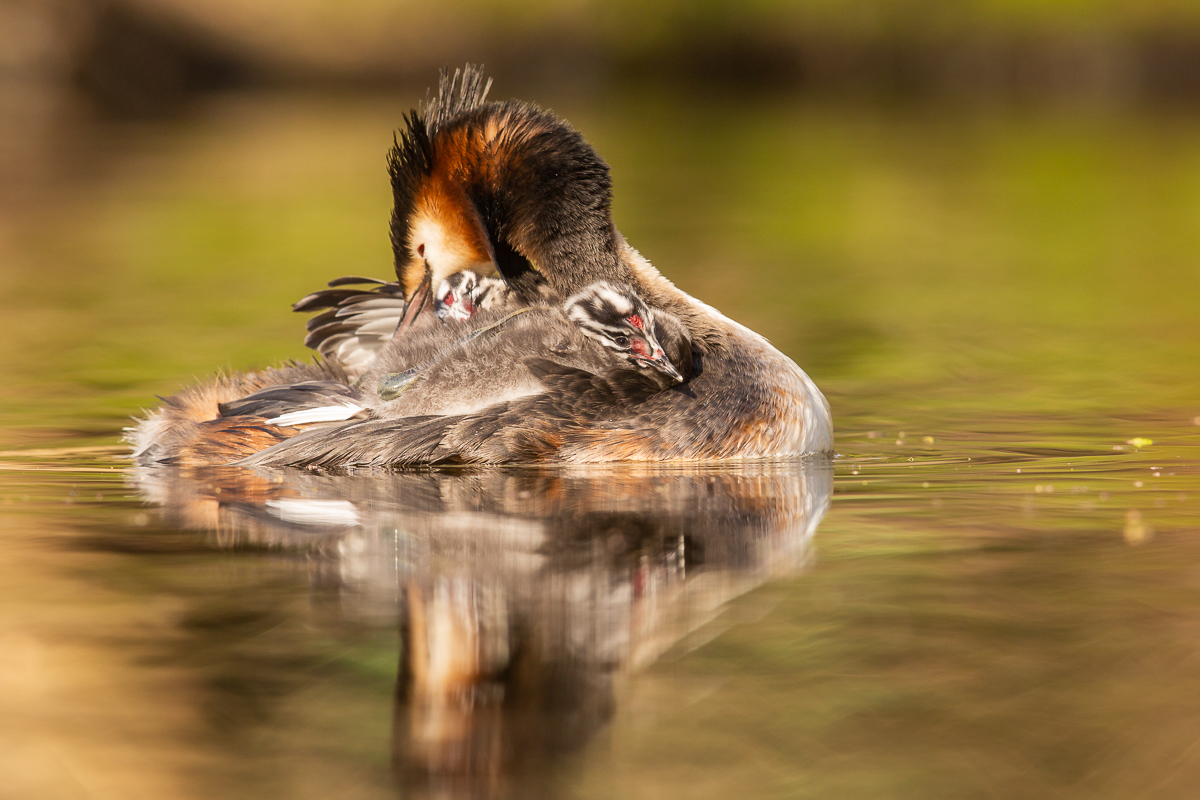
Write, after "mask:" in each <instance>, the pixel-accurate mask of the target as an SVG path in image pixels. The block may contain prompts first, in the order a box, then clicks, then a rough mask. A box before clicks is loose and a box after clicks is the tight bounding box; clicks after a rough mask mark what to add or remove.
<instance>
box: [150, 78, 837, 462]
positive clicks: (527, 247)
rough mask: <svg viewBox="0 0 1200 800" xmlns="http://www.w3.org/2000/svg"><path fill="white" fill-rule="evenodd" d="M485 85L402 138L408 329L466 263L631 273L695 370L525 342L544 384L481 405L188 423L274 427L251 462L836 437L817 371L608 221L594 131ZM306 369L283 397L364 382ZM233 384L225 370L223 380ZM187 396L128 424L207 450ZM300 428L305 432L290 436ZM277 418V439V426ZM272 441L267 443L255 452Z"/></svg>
mask: <svg viewBox="0 0 1200 800" xmlns="http://www.w3.org/2000/svg"><path fill="white" fill-rule="evenodd" d="M485 92H486V89H485V87H484V86H483V83H482V78H481V76H480V74H479V72H478V71H477V70H473V69H468V71H467V73H466V75H465V76H464V77H463V78H462V80H461V81H457V80H455V79H454V78H449V79H446V78H444V79H443V83H442V86H441V89H440V91H439V94H438V98H437V99H436V100H435V101H434V102H433V103H432V104H431V105H430V107H429V108H428V109H426V111H425V113H424V115H422V114H421V113H417V112H414V113H413V114H411V115H410V116H409V117H408V118H407V128H406V130H405V131H404V132H403V133H402V134H401V135H400V136H398V138H397V140H396V146H395V148H393V150H392V153H391V155H390V159H389V172H390V174H391V177H392V186H393V192H394V195H395V212H394V214H393V220H392V243H393V248H394V255H395V266H396V273H397V278H398V281H399V286H400V295H401V296H403V298H404V299H405V301H407V307H406V309H405V322H404V323H403V324H402V325H401V329H400V330H398V332H397V334H395V335H396V336H399V337H401V338H403V336H406V335H408V334H409V333H410V332H411V331H409V330H407V325H408V324H409V323H412V322H413V321H414V320H417V319H420V318H421V317H422V315H424V316H429V317H432V314H424V310H425V309H427V308H428V297H429V294H430V292H431V286H436V285H437V284H438V283H439V282H440V280H442V279H444V278H446V277H447V276H449V275H452V274H454V273H456V272H459V271H461V270H464V269H473V270H481V271H488V270H494V271H496V272H498V274H499V275H500V276H501V277H503V278H504V280H505V281H506V282H507V284H508V285H509V287H510V288H511V289H512V290H513V293H514V294H515V295H516V296H518V297H519V298H520V300H521V302H523V303H527V304H530V305H533V306H539V305H547V304H549V305H557V304H559V303H561V302H563V301H564V300H565V299H566V298H567V297H569V296H570V295H572V294H574V293H575V292H577V291H579V290H580V289H581V288H583V287H584V286H586V285H588V284H591V283H594V282H596V281H608V282H610V283H613V284H616V285H619V286H627V287H629V289H630V291H632V292H634V293H636V294H637V295H638V296H639V297H641V298H642V299H643V300H644V301H645V302H646V303H647V304H648V305H649V306H651V307H652V308H655V309H660V310H662V311H663V312H665V314H664V319H672V318H673V319H674V323H673V324H676V325H679V326H680V329H681V331H682V333H683V335H684V338H686V339H687V340H688V341H689V342H690V345H689V349H690V351H691V354H692V356H693V359H692V366H693V371H692V373H691V375H690V380H688V381H687V383H685V384H684V385H681V386H677V387H675V388H670V389H665V390H657V389H654V390H651V391H649V392H647V391H646V390H645V389H644V387H642V386H640V385H639V384H638V382H637V381H630V380H628V377H627V376H622V375H621V374H620V372H619V371H617V372H611V371H610V372H604V371H599V372H597V371H588V370H587V369H573V368H566V369H564V368H563V365H562V364H556V363H553V362H552V361H550V360H547V359H544V358H540V357H539V355H538V354H537V353H530V354H529V358H528V362H529V364H530V369H531V370H533V371H534V373H535V374H536V375H537V378H538V379H539V381H540V382H541V384H542V386H543V387H544V391H541V392H540V393H538V394H536V395H532V396H522V397H515V398H512V399H499V400H498V401H497V402H495V403H493V404H491V405H489V406H487V407H485V408H481V409H478V410H473V411H471V412H469V413H462V414H449V415H434V416H428V415H423V416H419V417H413V416H405V417H400V418H388V417H387V416H386V415H385V414H381V413H379V412H380V411H381V409H379V408H371V409H368V410H367V412H366V413H365V414H364V415H361V416H363V417H364V418H361V419H360V418H357V417H351V418H348V419H341V420H338V421H315V420H314V421H312V422H304V423H300V422H297V423H296V424H295V426H280V425H279V424H278V420H279V419H280V418H283V419H286V420H290V421H291V420H296V419H297V418H298V417H296V416H291V417H288V416H286V414H277V415H276V416H274V417H267V416H262V413H267V412H261V413H259V412H255V411H254V404H253V403H251V404H249V406H247V407H246V408H244V409H242V411H243V412H244V413H240V414H239V413H233V414H232V416H223V417H222V416H220V414H217V415H214V417H213V418H210V419H208V420H199V421H193V423H192V424H193V425H194V428H193V429H192V433H193V438H195V437H203V436H207V435H210V434H209V432H208V431H207V429H205V428H204V425H205V424H207V423H208V422H212V423H213V427H214V429H215V428H216V427H217V426H218V423H217V421H216V420H217V419H220V420H222V421H221V422H220V423H219V425H225V426H229V425H233V424H234V423H233V422H230V420H241V422H242V424H243V427H245V426H251V427H257V428H263V429H264V430H265V431H266V433H263V434H255V436H257V437H258V438H259V439H262V442H259V441H258V440H255V441H254V442H253V443H248V444H245V445H242V446H238V447H228V448H225V451H237V452H238V453H242V454H246V455H249V458H247V459H245V460H244V461H242V462H240V463H246V464H272V465H319V466H329V467H340V466H350V465H360V464H361V465H397V464H429V463H463V462H466V463H471V462H490V463H499V462H530V461H569V462H601V461H617V460H665V459H727V458H753V457H781V456H792V455H799V454H803V453H812V452H823V451H828V450H830V449H831V448H832V445H833V432H832V424H831V419H830V414H829V407H828V404H827V403H826V401H825V398H824V396H823V395H822V394H821V393H820V391H819V390H818V389H817V387H816V386H815V385H814V384H813V383H812V381H811V380H810V379H809V378H808V376H807V375H805V374H804V373H803V372H802V371H801V370H800V369H799V368H798V367H797V366H796V365H795V363H794V362H792V361H791V359H789V358H787V357H786V356H784V355H783V354H782V353H780V352H779V351H778V350H776V349H775V348H773V347H772V346H771V345H770V344H769V343H768V342H767V341H766V340H765V339H763V338H762V337H761V336H759V335H758V334H755V333H754V332H752V331H750V330H749V329H747V328H745V327H743V326H741V325H738V324H737V323H735V322H733V321H732V320H729V319H728V318H726V317H724V316H723V315H721V314H720V313H719V312H717V311H716V310H715V309H713V308H711V307H710V306H707V305H705V304H703V303H701V302H699V301H697V300H695V299H694V298H692V297H690V296H688V295H687V294H685V293H684V292H682V291H680V290H679V289H677V288H676V287H675V286H674V285H673V284H672V283H671V282H670V281H668V280H667V279H666V278H664V277H663V276H662V275H661V274H660V273H659V272H658V271H657V270H656V269H655V268H654V267H653V266H652V265H651V264H650V263H649V262H648V261H647V260H646V259H644V258H643V257H642V256H641V255H640V254H638V253H637V252H636V251H635V250H634V249H633V248H632V247H630V246H629V245H628V243H626V241H625V240H624V238H623V237H622V236H621V234H620V233H619V232H618V231H617V229H616V228H615V226H614V225H613V223H612V218H611V214H610V210H611V194H612V193H611V182H610V179H609V174H608V167H607V165H606V164H605V163H604V162H603V160H602V159H601V158H600V157H599V156H598V155H597V154H596V153H595V151H594V150H592V148H591V147H590V146H589V145H588V144H587V143H586V141H584V139H583V137H582V136H580V135H579V133H578V132H576V131H575V130H574V129H573V128H571V127H570V126H569V125H568V124H567V123H565V122H563V121H561V120H559V119H557V118H555V117H554V116H552V115H551V114H549V113H547V112H544V111H541V110H540V109H537V108H535V107H534V106H530V105H527V104H524V103H515V102H507V103H483V102H482V101H483V95H484V94H485ZM335 289H336V287H335ZM347 291H348V292H349V294H347V295H345V296H343V297H341V298H339V299H337V300H336V301H332V302H331V303H327V304H326V308H327V309H334V308H336V307H339V306H341V304H343V303H344V302H350V301H351V298H352V296H353V293H354V292H358V291H360V290H347ZM375 294H377V295H378V294H380V292H379V291H378V290H376V291H375ZM326 299H331V296H328V295H327V296H326ZM353 302H365V301H353ZM351 304H353V303H351ZM334 316H335V317H336V314H335V315H334ZM321 324H333V325H335V326H336V325H338V324H341V323H338V322H337V320H336V319H327V320H326V321H325V322H324V323H321ZM318 327H319V326H318ZM372 335H374V334H372ZM676 356H678V357H682V354H676ZM335 358H336V354H335ZM313 369H314V370H315V371H316V372H320V371H321V370H333V371H336V370H339V369H342V366H341V365H340V364H338V363H336V362H335V363H333V364H332V365H329V366H325V367H317V368H313ZM343 372H344V370H343ZM272 377H274V376H269V375H268V376H265V377H264V378H263V379H262V381H267V382H268V383H265V384H264V385H263V386H261V387H259V389H258V391H259V392H261V391H263V390H264V389H268V386H269V385H270V384H269V382H270V381H271V380H272ZM279 377H282V376H279ZM480 378H481V380H485V381H486V379H487V375H486V374H484V375H481V376H480ZM294 382H296V381H295V380H292V381H284V380H279V383H280V384H285V383H294ZM299 382H301V383H310V384H313V385H311V386H310V387H309V388H308V389H306V390H297V391H296V392H293V390H292V389H289V388H287V387H286V386H280V387H279V388H278V390H277V394H276V396H275V397H274V399H273V401H272V402H274V403H276V406H274V407H273V408H274V409H275V410H278V409H279V408H283V407H287V403H288V402H291V401H289V400H288V398H289V397H294V398H295V402H296V403H297V406H296V410H304V409H306V408H312V409H314V414H316V415H317V416H319V415H320V414H319V411H317V410H316V409H320V408H321V405H320V403H321V402H327V403H328V402H332V403H333V404H337V403H340V402H342V401H341V400H338V399H337V398H338V397H339V396H341V395H342V394H343V393H344V392H345V391H351V392H352V391H356V390H355V388H354V386H353V384H352V379H351V378H350V377H349V376H343V377H342V378H336V377H334V378H332V379H330V377H329V376H328V375H320V374H314V375H308V374H305V375H304V376H303V377H301V378H300V379H299ZM227 383H228V382H227ZM195 391H196V390H193V392H195ZM236 391H237V390H236V388H234V387H233V386H231V385H224V384H223V385H222V386H221V388H220V391H217V392H216V394H223V395H228V394H233V393H235V392H236ZM209 393H210V394H213V392H209ZM252 393H253V391H251V392H243V394H242V395H236V394H234V396H224V397H223V399H221V401H220V402H222V403H225V406H224V408H225V410H226V411H227V412H237V411H238V410H239V406H238V405H237V403H236V401H237V400H238V399H239V397H241V396H244V395H246V394H252ZM323 393H324V394H325V395H326V396H325V397H323V398H322V397H321V396H322V394H323ZM314 397H316V398H321V399H318V400H315V401H313V400H312V398H314ZM189 403H190V401H189V400H187V399H185V396H184V395H180V396H179V397H178V398H174V399H172V400H170V401H168V405H167V406H166V407H164V409H161V410H160V411H157V412H154V413H153V414H151V416H150V418H149V419H147V420H146V421H145V422H143V423H142V424H141V425H140V426H139V428H138V429H136V430H135V431H134V432H133V436H132V438H133V439H134V441H135V445H136V447H137V450H138V453H139V458H140V459H141V460H143V461H173V460H188V459H191V461H193V462H196V461H200V460H202V456H201V455H198V454H201V453H202V452H208V450H212V448H211V447H209V448H208V450H205V449H204V448H203V447H199V446H197V445H196V444H195V442H193V441H191V440H188V439H187V436H180V435H176V434H174V433H170V432H169V428H170V425H169V424H168V419H173V418H177V417H181V416H183V417H187V418H188V419H192V418H194V417H201V416H203V414H204V412H203V411H201V410H198V409H193V408H192V407H191V406H190V405H189ZM280 403H282V404H283V405H279V404H280ZM270 413H274V412H270ZM305 419H307V418H305ZM271 420H276V422H275V423H272V422H271ZM281 428H282V429H281ZM301 429H303V430H302V432H301ZM289 431H295V432H296V434H297V435H295V436H293V437H288V432H289ZM211 435H214V436H220V435H223V434H221V433H219V432H214V433H212V434H211ZM268 435H269V436H271V437H279V439H280V441H279V443H278V444H271V443H269V442H266V440H265V438H263V437H265V436H268ZM283 437H288V438H287V440H286V441H282V439H283ZM259 444H271V446H270V447H268V448H266V449H265V450H262V452H259V453H253V450H251V453H253V454H251V453H246V452H245V451H246V450H250V449H251V448H254V447H258V445H259ZM232 460H233V459H231V458H226V460H225V461H220V459H219V458H214V459H213V461H212V463H229V461H232Z"/></svg>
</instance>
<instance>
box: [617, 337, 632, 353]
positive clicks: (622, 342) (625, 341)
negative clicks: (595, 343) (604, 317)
mask: <svg viewBox="0 0 1200 800" xmlns="http://www.w3.org/2000/svg"><path fill="white" fill-rule="evenodd" d="M613 343H614V344H616V346H617V347H620V348H621V349H622V350H624V349H625V348H626V347H629V337H628V336H614V337H613Z"/></svg>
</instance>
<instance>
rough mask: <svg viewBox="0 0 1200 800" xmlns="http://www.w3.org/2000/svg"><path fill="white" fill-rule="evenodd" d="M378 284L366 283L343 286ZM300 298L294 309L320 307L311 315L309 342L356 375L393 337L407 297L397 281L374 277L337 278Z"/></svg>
mask: <svg viewBox="0 0 1200 800" xmlns="http://www.w3.org/2000/svg"><path fill="white" fill-rule="evenodd" d="M349 284H374V285H373V286H372V287H371V288H367V289H344V288H340V287H343V286H346V285H349ZM329 286H330V287H333V288H329V289H322V290H320V291H317V292H313V293H312V294H310V295H308V296H306V297H303V298H301V299H300V300H299V301H297V302H296V303H295V304H294V305H293V306H292V310H293V311H300V312H312V311H320V312H321V313H320V314H317V315H316V316H315V317H313V318H311V319H310V320H309V321H308V324H307V328H308V336H306V337H305V339H304V344H305V345H306V346H307V347H311V348H312V349H314V350H316V351H317V352H318V353H320V354H321V355H323V356H324V357H325V358H327V359H330V360H331V361H336V362H338V363H339V364H341V365H342V367H343V368H344V369H345V370H346V374H347V376H349V377H350V378H351V379H353V378H357V377H358V376H359V375H361V374H362V373H364V372H366V371H367V370H368V369H370V367H371V364H372V363H373V362H374V361H375V356H376V354H378V352H379V351H380V350H381V349H382V348H383V346H384V345H386V344H387V343H388V342H390V341H391V340H392V336H393V335H394V334H395V333H396V328H397V327H398V326H399V325H400V320H401V318H402V317H403V316H404V309H405V308H406V307H407V303H406V302H405V300H404V293H403V291H402V290H401V288H400V284H398V283H394V282H393V283H388V282H386V281H380V280H377V279H374V278H351V277H346V278H338V279H337V280H333V281H330V282H329Z"/></svg>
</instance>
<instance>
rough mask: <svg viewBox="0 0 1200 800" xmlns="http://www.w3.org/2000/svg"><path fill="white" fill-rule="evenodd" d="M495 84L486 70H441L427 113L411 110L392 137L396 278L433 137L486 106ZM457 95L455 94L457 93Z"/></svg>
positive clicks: (406, 248) (426, 174) (429, 167)
mask: <svg viewBox="0 0 1200 800" xmlns="http://www.w3.org/2000/svg"><path fill="white" fill-rule="evenodd" d="M491 87H492V82H491V80H490V79H489V80H488V81H487V83H484V81H483V67H482V66H476V65H474V64H467V66H466V68H465V69H462V70H458V69H456V70H454V74H453V75H451V74H450V72H449V70H445V69H443V70H442V73H441V77H440V79H439V82H438V94H437V97H435V98H434V99H432V100H430V101H428V102H427V103H426V106H425V108H424V110H422V109H419V108H418V109H412V110H411V111H409V112H408V113H407V114H405V115H404V127H403V128H401V129H400V130H398V131H396V133H395V134H394V135H393V137H392V149H391V150H389V151H388V176H389V177H390V178H391V180H392V204H393V205H392V221H391V233H392V237H391V238H392V253H393V255H394V257H395V261H396V275H397V277H399V276H400V267H401V264H402V262H403V260H404V259H405V258H407V255H406V254H407V253H408V252H409V248H410V245H411V244H412V243H411V242H410V241H409V236H410V233H411V232H410V230H409V220H410V219H411V217H412V212H413V204H414V202H415V201H416V196H417V190H418V189H419V188H420V186H421V182H422V181H424V180H425V179H426V178H427V177H429V174H430V171H431V170H432V169H433V137H434V135H435V134H436V133H437V132H438V130H440V129H441V128H442V126H444V125H445V124H446V123H447V122H448V121H449V120H451V119H453V118H454V117H456V116H457V115H459V114H462V113H464V112H467V111H471V110H473V109H475V108H478V107H479V106H481V105H482V104H483V101H484V98H485V97H487V93H488V90H489V89H491ZM456 89H457V90H458V91H457V94H456V93H455V90H456Z"/></svg>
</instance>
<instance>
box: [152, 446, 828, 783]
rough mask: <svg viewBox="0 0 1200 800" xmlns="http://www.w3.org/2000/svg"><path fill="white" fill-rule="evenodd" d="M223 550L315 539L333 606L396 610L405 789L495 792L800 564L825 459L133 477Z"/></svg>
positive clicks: (365, 611) (298, 545)
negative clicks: (750, 595) (705, 628)
mask: <svg viewBox="0 0 1200 800" xmlns="http://www.w3.org/2000/svg"><path fill="white" fill-rule="evenodd" d="M136 480H137V484H138V488H139V491H140V492H141V493H142V495H143V497H145V498H146V499H148V500H150V501H152V502H153V503H155V504H157V505H158V506H160V508H161V512H160V513H161V514H162V516H163V517H164V521H165V522H166V523H167V524H169V525H171V526H173V527H177V528H185V529H200V530H206V531H210V532H211V533H212V535H213V537H214V544H215V545H216V546H218V547H224V548H237V547H255V548H261V547H263V546H270V547H276V548H294V549H303V550H306V551H307V552H308V553H309V554H310V557H311V563H312V564H313V570H314V571H313V582H314V588H315V587H318V586H319V587H321V588H322V589H328V588H333V589H334V590H335V591H336V592H337V593H338V596H339V597H340V598H341V604H340V607H341V613H342V614H344V615H349V616H351V617H355V618H371V619H376V620H377V619H378V618H379V617H380V615H384V616H385V617H387V618H392V619H394V621H395V623H396V624H398V625H399V628H400V631H401V641H402V651H401V654H400V657H399V669H398V679H397V690H396V709H395V718H394V727H393V738H394V741H393V753H394V760H395V765H396V768H397V773H398V774H399V775H400V776H401V780H402V782H403V783H405V784H406V786H407V787H408V788H409V789H410V790H417V791H426V790H427V791H431V792H433V793H434V794H436V795H437V796H449V797H455V796H463V797H476V796H491V797H500V796H506V795H509V794H511V793H512V792H514V791H517V789H516V787H517V786H518V785H524V778H525V777H527V776H529V775H531V774H533V773H534V772H537V771H538V765H546V764H547V763H549V762H552V761H553V760H554V759H555V757H556V756H560V755H563V754H565V753H569V752H572V751H575V750H578V749H580V748H581V747H582V746H583V745H584V744H586V743H587V742H588V741H589V740H590V739H591V737H592V736H593V735H594V734H595V733H596V732H597V731H598V730H599V729H600V728H601V727H602V726H603V725H604V724H605V722H606V721H607V720H608V719H609V718H610V717H611V716H612V713H613V710H614V704H615V699H614V698H615V695H614V691H613V681H614V678H615V677H616V676H618V675H620V674H623V673H629V672H634V671H636V670H638V669H640V668H643V667H645V666H647V665H649V664H651V663H652V662H654V661H655V660H656V659H657V658H658V657H659V656H660V655H661V654H662V653H664V652H665V651H666V650H668V649H669V648H671V647H672V646H675V645H677V644H679V643H680V642H681V641H684V640H686V638H687V637H688V636H689V634H691V633H692V632H694V631H696V629H697V628H699V627H700V626H702V625H703V624H704V623H706V622H708V621H709V620H711V619H712V618H713V617H715V616H716V615H717V614H718V613H719V612H720V610H721V607H722V606H723V605H724V604H725V603H727V602H728V601H730V600H731V599H733V598H735V597H737V596H739V595H741V594H743V593H745V592H747V591H749V590H751V589H753V588H755V587H756V586H759V585H761V584H762V583H763V582H764V581H767V580H769V579H772V578H776V577H780V576H784V575H789V574H794V573H795V571H796V570H797V569H799V568H800V567H801V566H802V565H803V563H804V561H805V558H806V554H807V552H808V546H809V542H810V540H811V537H812V534H813V531H814V530H815V528H816V526H817V524H818V523H819V522H820V520H821V517H822V516H823V515H824V513H825V511H826V509H827V508H828V506H829V500H830V494H831V487H832V469H831V465H830V462H829V461H828V459H825V458H815V459H805V460H801V461H793V462H786V463H778V462H777V463H761V462H747V463H740V464H736V465H728V464H725V465H721V466H702V465H670V466H666V465H648V464H637V465H622V466H608V467H600V468H596V467H590V468H586V469H584V468H560V469H551V468H536V469H535V468H512V469H473V470H463V471H455V472H450V471H443V472H407V473H406V472H384V473H356V474H352V475H325V474H316V473H311V472H301V471H294V470H292V471H281V472H270V471H261V470H260V471H250V470H246V469H238V468H217V469H209V470H203V471H192V472H188V473H182V472H179V471H173V470H169V469H162V468H156V469H152V470H142V471H139V472H138V473H137V474H136Z"/></svg>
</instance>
